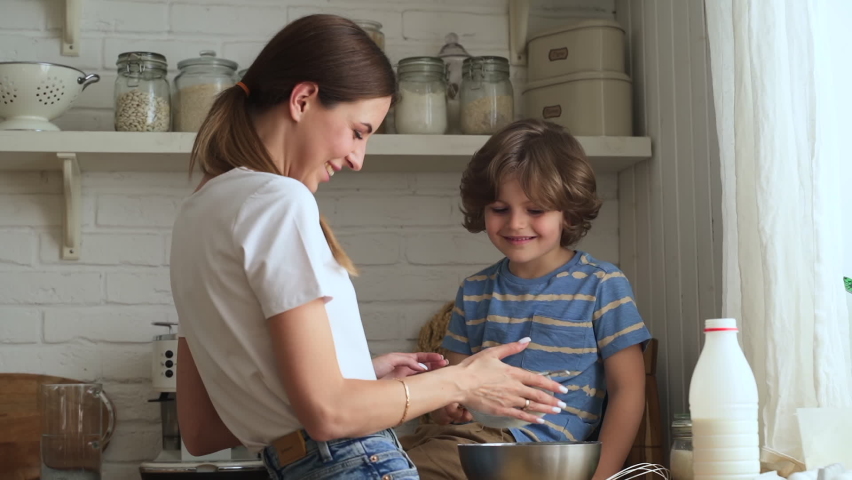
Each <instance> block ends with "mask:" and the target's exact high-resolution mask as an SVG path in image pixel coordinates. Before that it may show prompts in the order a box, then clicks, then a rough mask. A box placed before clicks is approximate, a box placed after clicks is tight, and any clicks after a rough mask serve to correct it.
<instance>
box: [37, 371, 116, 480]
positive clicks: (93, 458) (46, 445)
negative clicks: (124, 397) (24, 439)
mask: <svg viewBox="0 0 852 480" xmlns="http://www.w3.org/2000/svg"><path fill="white" fill-rule="evenodd" d="M39 401H40V403H41V405H40V406H41V418H42V424H41V478H42V480H100V478H101V464H102V462H101V452H102V450H103V443H104V442H105V441H108V440H109V437H110V436H112V431H113V429H114V427H115V425H114V423H115V422H114V418H115V415H114V412H113V409H112V404H111V403H110V402H109V400H108V399H107V398H106V395H104V393H103V388H102V387H101V385H100V384H95V383H72V384H43V385H41V387H40V392H39ZM104 409H106V411H107V414H108V418H109V421H108V425H107V428H106V432H104V430H103V417H104Z"/></svg>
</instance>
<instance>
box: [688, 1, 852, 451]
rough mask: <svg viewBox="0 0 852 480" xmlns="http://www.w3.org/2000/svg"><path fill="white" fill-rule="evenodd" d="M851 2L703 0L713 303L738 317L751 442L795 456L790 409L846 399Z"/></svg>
mask: <svg viewBox="0 0 852 480" xmlns="http://www.w3.org/2000/svg"><path fill="white" fill-rule="evenodd" d="M850 5H852V2H850V1H848V0H834V1H832V0H706V2H705V8H706V17H707V29H708V37H709V42H710V57H711V72H712V82H713V90H714V92H713V94H714V103H715V107H716V122H717V126H716V127H717V132H718V137H719V143H720V154H721V166H722V172H721V174H722V202H723V205H722V219H723V225H722V228H723V231H724V243H723V252H724V254H723V263H724V265H723V272H724V279H723V282H724V295H723V312H724V314H725V316H729V317H735V318H737V319H739V320H740V322H741V331H742V339H743V347H744V350H745V351H746V355H747V357H748V359H749V363H750V364H751V366H752V369H753V370H754V372H755V376H756V378H757V382H758V387H759V389H760V401H761V424H762V425H761V427H762V428H761V434H762V439H763V444H764V445H765V446H767V447H771V448H773V449H775V450H778V451H780V452H782V453H786V454H788V455H792V456H793V457H796V458H799V459H802V458H803V455H802V452H801V450H800V446H799V434H798V426H797V420H796V416H795V413H796V409H797V408H799V407H840V406H850V405H852V360H850V317H849V312H848V308H847V304H846V301H847V298H846V297H847V295H849V294H848V293H846V292H845V290H844V289H843V282H842V277H843V275H842V273H841V272H842V269H843V265H842V264H843V261H844V251H843V249H844V243H843V239H842V236H841V233H842V231H843V227H842V224H843V222H844V221H846V222H848V221H849V216H852V201H850V198H852V193H850V192H852V183H849V184H846V185H844V183H843V175H844V174H848V171H849V170H848V169H849V168H850V167H849V164H850V163H852V155H850V152H852V148H850V141H852V95H850V90H852V75H850V73H852V72H850V71H849V70H850V67H849V64H850V61H852V56H850V54H849V40H848V38H849V36H848V35H849V32H850V30H852V7H850ZM841 33H842V34H843V35H842V36H841ZM844 195H845V197H846V198H845V205H844V203H843V202H844V198H843V196H844ZM846 243H847V244H849V243H852V239H847V240H846ZM849 248H850V246H848V245H847V246H846V249H847V250H848V249H849Z"/></svg>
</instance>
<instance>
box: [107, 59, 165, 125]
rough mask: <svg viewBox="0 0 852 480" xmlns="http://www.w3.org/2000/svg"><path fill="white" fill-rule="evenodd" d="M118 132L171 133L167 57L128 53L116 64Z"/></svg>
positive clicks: (116, 117) (116, 119)
mask: <svg viewBox="0 0 852 480" xmlns="http://www.w3.org/2000/svg"><path fill="white" fill-rule="evenodd" d="M116 66H117V67H118V76H117V77H116V78H115V129H116V131H119V132H168V131H169V129H170V127H171V99H170V89H169V82H168V80H166V74H167V72H168V62H167V61H166V57H165V56H163V55H160V54H159V53H153V52H126V53H122V54H120V55H119V56H118V61H116Z"/></svg>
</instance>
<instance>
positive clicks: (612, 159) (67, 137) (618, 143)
mask: <svg viewBox="0 0 852 480" xmlns="http://www.w3.org/2000/svg"><path fill="white" fill-rule="evenodd" d="M194 139H195V134H194V133H175V132H169V133H135V132H18V131H0V170H61V169H62V168H63V162H62V161H61V160H59V159H57V156H56V154H57V153H63V152H64V153H73V154H75V155H76V156H77V161H78V163H79V168H80V171H81V172H84V173H85V172H87V171H98V172H144V171H166V172H168V171H175V172H184V171H186V169H187V166H188V164H189V152H190V150H191V149H192V142H193V140H194ZM578 139H579V141H580V143H581V144H582V145H583V148H584V149H585V150H586V155H587V156H588V157H589V161H590V162H591V163H592V166H593V167H594V169H595V171H596V172H597V173H612V172H618V171H621V170H623V169H625V168H627V167H629V166H631V165H634V164H635V163H637V162H640V161H642V160H645V159H648V158H650V157H651V139H650V138H647V137H578ZM487 140H488V136H483V135H440V136H433V135H376V136H374V137H372V138H371V139H370V143H369V145H368V154H367V158H366V160H365V163H364V169H363V171H364V172H461V171H462V170H463V169H464V167H465V165H467V162H468V161H469V160H470V157H471V155H473V153H474V152H475V151H476V150H477V149H479V148H480V147H482V145H483V144H485V142H486V141H487Z"/></svg>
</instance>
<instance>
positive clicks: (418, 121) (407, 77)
mask: <svg viewBox="0 0 852 480" xmlns="http://www.w3.org/2000/svg"><path fill="white" fill-rule="evenodd" d="M397 74H398V76H399V97H400V98H399V101H398V102H397V104H396V107H395V116H394V120H395V124H396V132H397V133H402V134H426V135H443V134H444V133H446V132H447V67H446V65H445V64H444V61H443V60H441V59H440V58H438V57H409V58H405V59H402V60H400V61H399V65H398V66H397Z"/></svg>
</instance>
